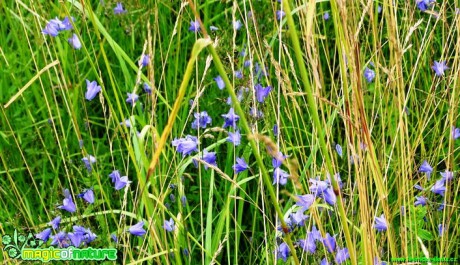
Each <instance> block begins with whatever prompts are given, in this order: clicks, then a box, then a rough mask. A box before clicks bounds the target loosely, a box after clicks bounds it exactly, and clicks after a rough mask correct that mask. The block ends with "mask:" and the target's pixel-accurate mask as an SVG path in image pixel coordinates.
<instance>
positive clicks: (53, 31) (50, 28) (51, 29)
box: [42, 21, 59, 37]
mask: <svg viewBox="0 0 460 265" xmlns="http://www.w3.org/2000/svg"><path fill="white" fill-rule="evenodd" d="M42 33H43V34H44V35H50V36H51V37H56V36H57V35H58V34H59V26H58V25H56V24H55V23H52V22H51V21H50V22H48V24H46V26H45V28H44V29H43V30H42Z"/></svg>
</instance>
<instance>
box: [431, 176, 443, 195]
mask: <svg viewBox="0 0 460 265" xmlns="http://www.w3.org/2000/svg"><path fill="white" fill-rule="evenodd" d="M431 191H432V192H433V193H435V194H439V195H441V196H444V192H445V191H446V186H445V182H444V180H443V179H440V180H438V181H436V183H435V184H434V186H433V187H432V188H431Z"/></svg>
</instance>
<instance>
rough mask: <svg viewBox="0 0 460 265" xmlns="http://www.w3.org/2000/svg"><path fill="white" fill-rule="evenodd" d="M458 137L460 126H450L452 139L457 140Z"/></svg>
mask: <svg viewBox="0 0 460 265" xmlns="http://www.w3.org/2000/svg"><path fill="white" fill-rule="evenodd" d="M458 138H460V128H455V127H452V139H454V140H457V139H458Z"/></svg>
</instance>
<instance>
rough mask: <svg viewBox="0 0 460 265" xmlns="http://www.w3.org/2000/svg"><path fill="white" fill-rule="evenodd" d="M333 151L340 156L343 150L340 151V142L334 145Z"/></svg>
mask: <svg viewBox="0 0 460 265" xmlns="http://www.w3.org/2000/svg"><path fill="white" fill-rule="evenodd" d="M335 151H336V152H337V154H339V156H340V157H342V155H343V151H342V146H340V144H336V145H335Z"/></svg>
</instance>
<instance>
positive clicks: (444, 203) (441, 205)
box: [438, 201, 446, 211]
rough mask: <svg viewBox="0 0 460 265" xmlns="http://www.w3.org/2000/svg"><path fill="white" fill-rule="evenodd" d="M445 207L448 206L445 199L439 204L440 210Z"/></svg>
mask: <svg viewBox="0 0 460 265" xmlns="http://www.w3.org/2000/svg"><path fill="white" fill-rule="evenodd" d="M444 207H446V202H445V201H444V202H442V203H441V204H440V205H439V207H438V211H442V210H444Z"/></svg>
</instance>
